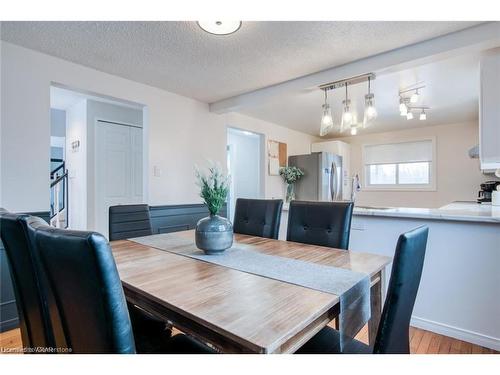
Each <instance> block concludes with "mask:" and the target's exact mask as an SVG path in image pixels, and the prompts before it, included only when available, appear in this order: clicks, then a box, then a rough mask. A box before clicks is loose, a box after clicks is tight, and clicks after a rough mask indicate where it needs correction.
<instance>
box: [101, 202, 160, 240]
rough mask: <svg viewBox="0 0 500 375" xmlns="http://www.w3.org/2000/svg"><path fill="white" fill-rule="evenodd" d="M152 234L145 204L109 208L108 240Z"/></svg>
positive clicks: (147, 208)
mask: <svg viewBox="0 0 500 375" xmlns="http://www.w3.org/2000/svg"><path fill="white" fill-rule="evenodd" d="M151 234H153V230H152V228H151V216H150V214H149V206H148V205H147V204H128V205H120V206H111V207H110V208H109V240H110V241H115V240H126V239H128V238H133V237H141V236H149V235H151Z"/></svg>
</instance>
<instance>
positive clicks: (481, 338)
mask: <svg viewBox="0 0 500 375" xmlns="http://www.w3.org/2000/svg"><path fill="white" fill-rule="evenodd" d="M410 324H411V326H413V327H416V328H421V329H425V330H426V331H431V332H434V333H439V334H440V335H444V336H449V337H453V338H454V339H459V340H462V341H466V342H470V343H472V344H476V345H480V346H484V347H485V348H489V349H493V350H497V351H500V339H498V338H495V337H491V336H487V335H483V334H480V333H476V332H472V331H468V330H465V329H462V328H458V327H453V326H449V325H447V324H442V323H438V322H434V321H432V320H427V319H423V318H419V317H416V316H412V318H411V322H410Z"/></svg>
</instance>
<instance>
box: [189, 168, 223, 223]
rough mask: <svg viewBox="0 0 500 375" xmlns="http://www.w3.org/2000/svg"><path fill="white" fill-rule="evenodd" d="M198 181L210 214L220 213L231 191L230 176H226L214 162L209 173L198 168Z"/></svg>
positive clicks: (201, 194)
mask: <svg viewBox="0 0 500 375" xmlns="http://www.w3.org/2000/svg"><path fill="white" fill-rule="evenodd" d="M196 183H197V185H198V186H199V188H200V197H201V198H202V199H203V203H204V204H205V205H206V206H207V208H208V211H209V212H210V215H218V214H219V212H220V209H221V208H222V206H223V205H224V203H226V199H227V195H228V193H229V176H224V174H223V173H222V172H221V170H220V167H219V166H218V165H217V164H213V165H212V166H210V167H209V168H208V174H204V173H202V172H200V170H199V169H196Z"/></svg>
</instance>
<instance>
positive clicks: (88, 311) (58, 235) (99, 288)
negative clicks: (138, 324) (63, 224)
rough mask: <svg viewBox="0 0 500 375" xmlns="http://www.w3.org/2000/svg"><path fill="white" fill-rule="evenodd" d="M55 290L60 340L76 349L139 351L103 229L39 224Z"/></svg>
mask: <svg viewBox="0 0 500 375" xmlns="http://www.w3.org/2000/svg"><path fill="white" fill-rule="evenodd" d="M29 229H30V230H32V231H34V236H35V239H36V244H37V247H38V249H39V252H40V259H41V264H42V266H43V269H44V271H45V273H46V275H47V279H48V281H49V285H50V288H51V289H52V292H53V294H54V305H53V306H49V307H50V312H51V314H52V312H53V311H55V312H57V314H58V316H59V317H60V324H61V327H56V328H58V329H57V331H58V332H60V335H62V337H61V336H58V335H56V337H55V340H56V343H57V345H58V347H60V346H61V345H64V346H65V347H67V348H70V349H71V351H72V352H73V353H134V352H135V344H134V336H133V332H132V327H131V323H130V317H129V313H128V310H127V304H126V302H125V296H124V293H123V289H122V284H121V281H120V278H119V276H118V271H117V268H116V264H115V261H114V258H113V254H112V252H111V248H110V246H109V243H108V242H107V241H106V239H105V238H104V237H103V236H102V235H101V234H99V233H95V232H84V231H72V230H65V229H57V228H47V227H43V228H33V227H30V228H29Z"/></svg>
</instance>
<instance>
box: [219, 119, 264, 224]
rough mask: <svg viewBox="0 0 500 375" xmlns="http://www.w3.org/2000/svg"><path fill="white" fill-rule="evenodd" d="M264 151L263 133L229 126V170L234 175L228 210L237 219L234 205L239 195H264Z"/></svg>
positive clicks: (240, 196)
mask: <svg viewBox="0 0 500 375" xmlns="http://www.w3.org/2000/svg"><path fill="white" fill-rule="evenodd" d="M263 151H264V136H263V135H262V134H258V133H253V132H249V131H246V130H240V129H235V128H228V129H227V170H228V171H229V174H230V175H231V185H230V189H229V199H228V205H229V207H228V214H229V216H228V217H229V219H230V220H234V209H235V204H236V199H238V198H253V199H258V198H263V197H264V175H263V171H264V168H263V160H264V158H263Z"/></svg>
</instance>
